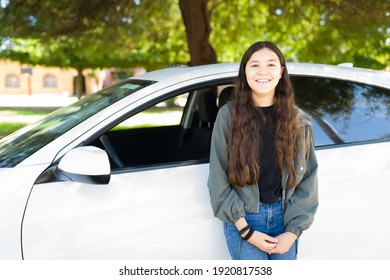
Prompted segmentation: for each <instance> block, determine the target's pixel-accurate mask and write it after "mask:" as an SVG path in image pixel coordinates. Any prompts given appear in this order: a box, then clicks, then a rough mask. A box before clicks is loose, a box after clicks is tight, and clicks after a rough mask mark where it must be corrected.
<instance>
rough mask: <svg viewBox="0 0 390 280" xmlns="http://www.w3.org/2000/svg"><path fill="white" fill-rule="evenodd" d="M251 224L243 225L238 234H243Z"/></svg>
mask: <svg viewBox="0 0 390 280" xmlns="http://www.w3.org/2000/svg"><path fill="white" fill-rule="evenodd" d="M250 227H251V226H250V225H246V226H245V227H243V228H242V229H241V230H240V231H239V232H238V234H239V235H242V234H243V233H244V232H246V231H247V230H248V229H249V228H250Z"/></svg>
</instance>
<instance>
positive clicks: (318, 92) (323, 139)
mask: <svg viewBox="0 0 390 280" xmlns="http://www.w3.org/2000/svg"><path fill="white" fill-rule="evenodd" d="M351 71H353V70H351ZM369 79H370V78H369V77H367V82H369ZM292 81H293V83H294V87H295V91H296V94H297V102H298V104H299V105H300V106H301V107H302V108H303V109H305V110H306V111H307V112H308V113H309V114H310V115H311V116H312V124H313V132H314V141H315V144H316V154H317V159H318V166H319V167H318V171H319V208H318V211H317V214H316V217H315V220H314V223H313V225H312V226H311V228H310V229H309V230H307V232H304V234H303V235H302V238H301V240H300V249H299V253H300V254H299V257H300V258H303V259H388V258H389V257H390V243H389V242H386V241H385V240H387V237H386V236H389V235H390V226H389V225H388V223H386V222H385V221H386V220H387V219H388V217H389V215H390V211H389V209H388V207H387V206H386V205H387V200H388V197H389V196H390V188H389V183H388V182H389V180H390V157H389V155H390V142H389V140H390V125H389V124H390V118H389V112H390V107H389V106H390V103H389V101H390V90H389V89H386V88H382V87H376V86H372V85H369V84H364V83H358V82H354V81H348V80H343V79H340V78H337V79H336V78H328V77H310V76H296V77H293V78H292ZM382 241H383V242H382Z"/></svg>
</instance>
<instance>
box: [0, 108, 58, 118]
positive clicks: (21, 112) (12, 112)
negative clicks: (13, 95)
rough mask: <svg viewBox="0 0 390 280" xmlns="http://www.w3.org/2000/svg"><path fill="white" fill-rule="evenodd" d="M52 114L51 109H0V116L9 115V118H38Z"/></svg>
mask: <svg viewBox="0 0 390 280" xmlns="http://www.w3.org/2000/svg"><path fill="white" fill-rule="evenodd" d="M51 112H53V109H45V108H40V109H30V108H19V109H13V108H0V115H9V116H39V115H42V116H43V115H47V114H49V113H51Z"/></svg>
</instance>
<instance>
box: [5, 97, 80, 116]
mask: <svg viewBox="0 0 390 280" xmlns="http://www.w3.org/2000/svg"><path fill="white" fill-rule="evenodd" d="M75 101H77V98H76V97H68V96H65V95H58V94H34V95H27V94H18V95H16V94H15V95H4V94H0V110H1V109H6V108H53V109H56V108H61V107H63V106H66V105H69V104H71V103H73V102H75ZM42 117H43V116H40V115H34V116H15V115H11V114H9V113H6V112H1V111H0V122H20V123H31V122H35V121H37V120H39V119H41V118H42Z"/></svg>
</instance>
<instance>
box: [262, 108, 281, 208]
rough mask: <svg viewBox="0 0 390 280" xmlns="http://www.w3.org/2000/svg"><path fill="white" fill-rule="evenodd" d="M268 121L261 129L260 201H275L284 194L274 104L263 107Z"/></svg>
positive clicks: (270, 202)
mask: <svg viewBox="0 0 390 280" xmlns="http://www.w3.org/2000/svg"><path fill="white" fill-rule="evenodd" d="M261 109H262V112H263V114H264V116H265V118H266V123H265V125H264V126H263V128H262V129H261V131H260V139H261V143H262V146H261V148H260V156H259V158H260V178H259V180H258V184H259V190H260V202H262V203H266V204H272V203H274V202H275V201H276V200H277V199H278V198H279V197H281V195H282V183H281V181H282V174H281V172H280V169H279V168H278V167H277V162H276V149H275V130H276V127H275V125H274V121H273V111H274V106H273V105H272V106H269V107H261Z"/></svg>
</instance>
